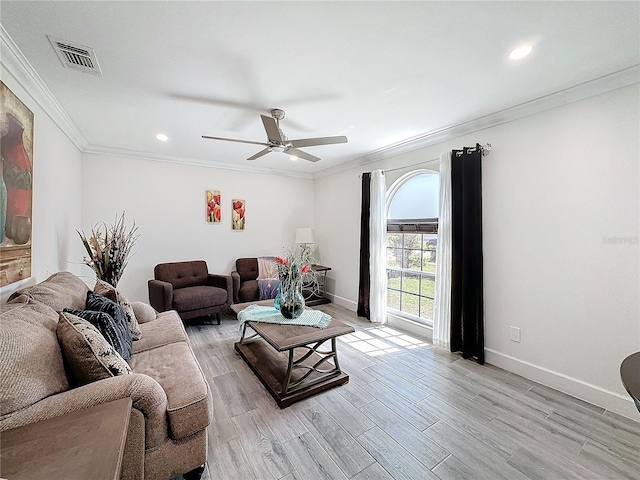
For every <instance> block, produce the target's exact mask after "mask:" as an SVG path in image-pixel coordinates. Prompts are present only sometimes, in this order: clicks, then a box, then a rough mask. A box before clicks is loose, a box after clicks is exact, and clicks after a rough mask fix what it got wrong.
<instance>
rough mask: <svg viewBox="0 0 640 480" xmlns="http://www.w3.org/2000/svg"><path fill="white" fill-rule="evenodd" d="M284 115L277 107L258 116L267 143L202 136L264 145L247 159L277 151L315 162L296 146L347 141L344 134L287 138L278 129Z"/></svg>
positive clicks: (292, 157) (314, 158) (294, 157)
mask: <svg viewBox="0 0 640 480" xmlns="http://www.w3.org/2000/svg"><path fill="white" fill-rule="evenodd" d="M284 116H285V113H284V110H281V109H279V108H274V109H273V110H271V116H270V117H267V116H266V115H260V118H262V125H263V126H264V130H265V132H266V133H267V143H264V142H252V141H249V140H238V139H235V138H224V137H210V136H208V135H203V136H202V138H205V139H207V140H223V141H225V142H236V143H248V144H251V145H262V146H264V147H266V148H265V149H263V150H260V151H259V152H258V153H256V154H254V155H252V156H250V157H249V158H247V160H255V159H257V158H260V157H262V156H263V155H266V154H267V153H271V152H277V153H286V154H287V155H289V158H290V159H291V160H297V159H298V158H302V159H304V160H307V161H309V162H317V161H319V160H320V159H319V158H318V157H315V156H313V155H311V154H309V153H306V152H303V151H302V150H298V147H314V146H317V145H333V144H336V143H347V137H345V136H337V137H318V138H303V139H299V140H289V139H288V138H287V136H286V135H285V134H284V132H283V131H282V130H280V120H282V119H283V118H284Z"/></svg>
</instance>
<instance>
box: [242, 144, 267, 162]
mask: <svg viewBox="0 0 640 480" xmlns="http://www.w3.org/2000/svg"><path fill="white" fill-rule="evenodd" d="M270 151H271V150H270V149H269V148H268V147H267V148H265V149H264V150H260V151H259V152H258V153H256V154H255V155H252V156H250V157H249V158H247V160H255V159H256V158H260V157H261V156H263V155H266V154H267V153H269V152H270Z"/></svg>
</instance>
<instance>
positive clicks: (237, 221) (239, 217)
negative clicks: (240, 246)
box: [231, 199, 247, 230]
mask: <svg viewBox="0 0 640 480" xmlns="http://www.w3.org/2000/svg"><path fill="white" fill-rule="evenodd" d="M246 205H247V202H245V201H244V200H238V199H234V200H233V201H232V202H231V208H232V209H233V210H232V212H231V218H232V224H231V228H232V229H233V230H244V227H245V214H246V213H247V212H246Z"/></svg>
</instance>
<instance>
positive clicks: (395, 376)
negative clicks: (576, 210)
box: [187, 304, 640, 480]
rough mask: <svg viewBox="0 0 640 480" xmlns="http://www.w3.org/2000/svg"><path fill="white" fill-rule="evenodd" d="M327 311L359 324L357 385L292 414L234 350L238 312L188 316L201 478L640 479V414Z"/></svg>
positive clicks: (353, 369)
mask: <svg viewBox="0 0 640 480" xmlns="http://www.w3.org/2000/svg"><path fill="white" fill-rule="evenodd" d="M318 308H319V309H321V310H324V311H326V312H327V313H329V314H331V315H332V316H333V317H334V318H337V319H339V320H342V321H345V322H347V323H349V324H351V325H353V326H354V327H355V328H356V332H355V333H353V334H350V335H348V336H343V337H340V339H339V340H338V352H339V361H340V365H341V367H342V369H343V370H344V371H345V372H347V373H348V374H349V376H350V381H349V383H348V384H346V385H344V386H340V387H336V388H334V389H332V390H329V391H326V392H323V393H320V394H318V395H316V396H313V397H311V398H308V399H305V400H303V401H301V402H298V403H296V404H294V405H292V406H290V407H288V408H286V409H284V410H281V409H280V408H278V407H277V405H276V403H275V402H274V400H273V399H272V398H271V396H270V395H269V394H268V393H267V391H266V390H265V388H264V387H263V386H262V384H261V383H260V382H259V381H258V380H257V379H256V377H255V376H254V375H253V373H252V371H251V370H250V369H249V367H248V366H247V365H246V364H245V363H244V361H243V360H242V358H240V357H239V356H238V355H237V354H236V353H235V351H234V349H233V344H234V342H236V341H237V340H238V338H239V334H238V324H237V322H236V321H235V320H234V319H233V318H232V317H231V316H230V315H229V316H223V319H222V324H221V325H219V326H218V325H188V326H187V332H188V334H189V338H190V339H191V343H192V346H193V348H194V350H195V352H196V355H197V357H198V361H199V362H200V365H201V366H202V368H203V370H204V372H205V375H206V377H207V380H208V382H209V385H210V387H211V392H212V394H213V404H214V420H213V423H212V424H211V425H210V426H209V431H208V433H209V459H208V464H207V469H206V470H205V473H204V475H203V478H204V479H207V480H209V479H210V480H252V479H257V480H269V479H282V480H316V479H318V480H320V479H353V480H365V479H380V480H384V479H397V480H401V479H402V480H404V479H406V480H421V479H442V480H449V479H474V480H476V479H478V480H479V479H488V480H498V479H508V480H528V479H553V480H559V479H598V480H601V479H633V480H637V479H640V423H637V422H634V421H632V420H629V419H627V418H625V417H621V416H619V415H617V414H614V413H612V412H610V411H605V410H604V409H602V408H600V407H597V406H595V405H592V404H589V403H585V402H583V401H581V400H578V399H576V398H573V397H571V396H568V395H565V394H563V393H560V392H558V391H556V390H553V389H550V388H548V387H545V386H543V385H540V384H538V383H535V382H532V381H530V380H527V379H525V378H523V377H520V376H518V375H515V374H512V373H509V372H507V371H505V370H502V369H500V368H496V367H493V366H491V365H484V366H480V365H478V364H476V363H475V362H473V361H469V360H463V359H462V358H460V357H459V356H457V355H452V354H450V353H449V352H447V351H444V350H441V349H437V348H434V347H433V346H431V345H429V344H427V343H425V342H424V341H422V340H420V339H418V338H415V337H413V336H411V335H408V334H405V333H403V332H401V331H398V330H397V329H394V328H391V327H388V326H376V325H374V324H371V323H368V322H366V321H363V320H362V319H359V318H358V317H357V316H356V315H355V313H353V312H351V311H349V310H346V309H344V308H341V307H339V306H335V305H332V304H330V305H324V306H322V307H318ZM638 420H640V413H639V414H638Z"/></svg>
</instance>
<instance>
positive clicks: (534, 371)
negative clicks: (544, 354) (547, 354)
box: [485, 348, 638, 421]
mask: <svg viewBox="0 0 640 480" xmlns="http://www.w3.org/2000/svg"><path fill="white" fill-rule="evenodd" d="M485 360H486V362H487V363H490V364H491V365H495V366H496V367H500V368H504V369H505V370H508V371H510V372H513V373H516V374H518V375H521V376H523V377H525V378H528V379H529V380H533V381H534V382H538V383H541V384H543V385H546V386H548V387H551V388H555V389H556V390H559V391H561V392H563V393H566V394H568V395H571V396H573V397H576V398H579V399H581V400H584V401H586V402H589V403H593V404H594V405H598V406H599V407H602V408H605V409H607V410H610V411H612V412H615V413H617V414H619V415H623V416H625V417H627V418H630V419H632V420H634V421H637V419H638V410H637V409H636V407H635V405H634V403H633V401H632V400H631V398H630V397H629V396H625V395H622V394H620V393H617V392H612V391H610V390H606V389H604V388H602V387H599V386H597V385H593V384H591V383H588V382H585V381H583V380H580V379H578V378H573V377H570V376H568V375H565V374H564V373H560V372H556V371H554V370H550V369H548V368H544V367H541V366H539V365H535V364H533V363H530V362H527V361H524V360H521V359H519V358H515V357H512V356H510V355H507V354H505V353H502V352H498V351H496V350H492V349H490V348H485Z"/></svg>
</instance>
